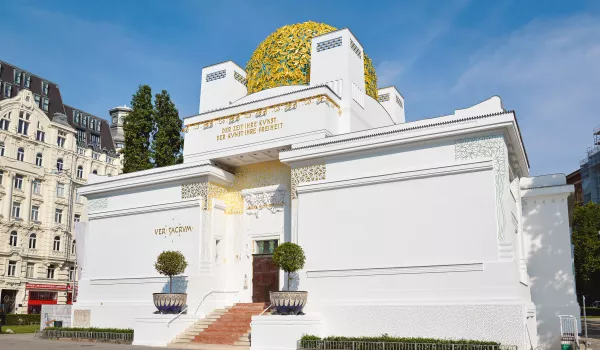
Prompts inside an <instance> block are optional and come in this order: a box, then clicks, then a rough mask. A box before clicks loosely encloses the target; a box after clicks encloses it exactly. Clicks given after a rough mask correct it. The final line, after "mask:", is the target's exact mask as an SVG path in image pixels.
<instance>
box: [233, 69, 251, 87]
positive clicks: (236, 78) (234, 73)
mask: <svg viewBox="0 0 600 350" xmlns="http://www.w3.org/2000/svg"><path fill="white" fill-rule="evenodd" d="M233 77H234V78H235V80H237V81H239V82H240V83H242V84H243V85H244V86H246V85H248V80H247V79H246V78H244V77H243V76H242V75H241V74H240V73H238V72H236V71H233Z"/></svg>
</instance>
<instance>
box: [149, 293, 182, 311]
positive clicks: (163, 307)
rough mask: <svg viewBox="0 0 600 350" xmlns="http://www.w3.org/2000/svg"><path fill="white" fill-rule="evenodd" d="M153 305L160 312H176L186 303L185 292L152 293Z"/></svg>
mask: <svg viewBox="0 0 600 350" xmlns="http://www.w3.org/2000/svg"><path fill="white" fill-rule="evenodd" d="M152 297H153V299H154V306H156V308H157V309H158V311H160V313H162V314H178V313H180V312H181V310H182V309H183V306H184V305H185V304H186V303H187V294H185V293H172V294H169V293H154V294H152Z"/></svg>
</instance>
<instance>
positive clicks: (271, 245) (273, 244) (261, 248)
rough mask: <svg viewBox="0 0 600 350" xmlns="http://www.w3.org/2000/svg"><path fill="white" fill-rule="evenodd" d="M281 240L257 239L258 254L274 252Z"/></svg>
mask: <svg viewBox="0 0 600 350" xmlns="http://www.w3.org/2000/svg"><path fill="white" fill-rule="evenodd" d="M278 243H279V241H278V240H276V239H270V240H267V241H256V248H257V249H256V254H273V253H274V252H275V248H277V245H278Z"/></svg>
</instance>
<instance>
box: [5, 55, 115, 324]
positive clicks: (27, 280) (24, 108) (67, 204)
mask: <svg viewBox="0 0 600 350" xmlns="http://www.w3.org/2000/svg"><path fill="white" fill-rule="evenodd" d="M0 67H1V71H0V84H1V86H2V91H1V93H0V95H1V98H0V303H3V304H5V309H6V310H8V312H11V313H39V311H40V309H41V305H42V304H70V303H72V300H73V295H74V291H76V287H75V284H76V279H77V276H76V270H75V264H76V259H75V254H76V249H75V246H76V241H75V240H74V238H73V237H74V234H73V223H74V222H77V221H85V220H87V211H86V210H85V207H86V205H87V201H86V199H85V198H83V197H79V196H77V194H76V189H77V187H78V186H82V185H84V184H85V183H86V182H87V179H88V176H89V175H90V174H98V175H108V176H113V175H117V174H119V173H121V169H122V165H121V159H120V156H119V155H118V154H117V153H116V152H115V146H114V143H113V140H112V136H111V132H110V130H109V127H108V123H107V122H106V120H104V119H101V118H98V117H96V116H93V115H91V114H89V113H86V112H84V111H82V110H79V109H77V108H74V107H71V106H68V105H65V104H63V102H62V98H61V94H60V91H59V88H58V85H56V84H54V83H52V82H50V81H47V80H44V79H42V78H40V77H37V76H35V75H33V74H31V73H29V72H26V71H24V70H22V69H19V68H17V67H15V66H12V65H10V64H7V63H6V62H0Z"/></svg>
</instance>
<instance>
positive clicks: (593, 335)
mask: <svg viewBox="0 0 600 350" xmlns="http://www.w3.org/2000/svg"><path fill="white" fill-rule="evenodd" d="M581 321H582V323H583V317H582V320H581ZM581 327H582V328H583V324H582V325H581ZM584 332H585V331H584V330H582V331H581V338H582V340H585V333H584ZM587 333H588V338H589V341H588V343H589V344H588V346H587V349H588V350H589V349H596V350H600V318H588V319H587ZM0 349H2V347H0Z"/></svg>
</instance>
